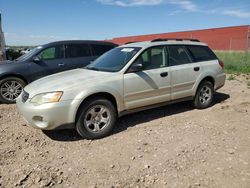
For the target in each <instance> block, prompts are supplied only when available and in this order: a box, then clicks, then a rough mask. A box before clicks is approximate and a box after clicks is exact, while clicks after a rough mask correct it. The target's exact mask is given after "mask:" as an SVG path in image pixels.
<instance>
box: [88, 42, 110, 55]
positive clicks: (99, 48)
mask: <svg viewBox="0 0 250 188" xmlns="http://www.w3.org/2000/svg"><path fill="white" fill-rule="evenodd" d="M92 47H93V50H94V54H95V56H100V55H102V54H104V53H105V52H107V51H109V50H111V49H113V48H114V46H109V45H100V44H94V45H92Z"/></svg>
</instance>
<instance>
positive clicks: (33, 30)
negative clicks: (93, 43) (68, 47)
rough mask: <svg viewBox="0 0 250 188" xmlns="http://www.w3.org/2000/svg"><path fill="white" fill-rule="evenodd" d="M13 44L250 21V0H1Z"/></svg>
mask: <svg viewBox="0 0 250 188" xmlns="http://www.w3.org/2000/svg"><path fill="white" fill-rule="evenodd" d="M0 11H1V12H2V21H3V30H4V32H5V38H6V43H7V44H8V45H37V44H44V43H47V42H50V41H57V40H67V39H97V40H102V39H111V38H113V37H119V36H129V35H141V34H153V33H165V32H173V31H183V30H195V29H205V28H211V27H225V26H235V25H249V24H250V0H237V1H235V0H210V1H204V0H0Z"/></svg>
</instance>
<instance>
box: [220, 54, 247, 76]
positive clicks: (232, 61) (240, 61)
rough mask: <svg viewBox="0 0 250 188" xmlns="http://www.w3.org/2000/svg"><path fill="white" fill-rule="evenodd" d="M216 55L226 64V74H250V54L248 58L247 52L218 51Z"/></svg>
mask: <svg viewBox="0 0 250 188" xmlns="http://www.w3.org/2000/svg"><path fill="white" fill-rule="evenodd" d="M215 53H216V55H217V56H218V57H219V59H220V60H222V61H223V62H224V64H225V72H226V73H230V74H232V73H236V74H239V73H250V52H249V53H248V56H247V57H246V54H245V52H225V51H216V52H215Z"/></svg>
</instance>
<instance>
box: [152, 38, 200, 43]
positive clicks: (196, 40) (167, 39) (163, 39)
mask: <svg viewBox="0 0 250 188" xmlns="http://www.w3.org/2000/svg"><path fill="white" fill-rule="evenodd" d="M169 40H175V41H184V40H188V41H192V42H200V41H199V40H198V39H190V38H189V39H188V38H158V39H154V40H151V42H162V41H169Z"/></svg>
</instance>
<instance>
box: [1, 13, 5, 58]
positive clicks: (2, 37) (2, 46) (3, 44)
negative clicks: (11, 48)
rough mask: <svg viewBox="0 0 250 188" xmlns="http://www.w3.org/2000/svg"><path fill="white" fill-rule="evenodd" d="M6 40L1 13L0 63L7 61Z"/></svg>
mask: <svg viewBox="0 0 250 188" xmlns="http://www.w3.org/2000/svg"><path fill="white" fill-rule="evenodd" d="M5 47H6V46H5V39H4V33H3V30H2V14H1V13H0V61H3V60H6V50H5Z"/></svg>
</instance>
